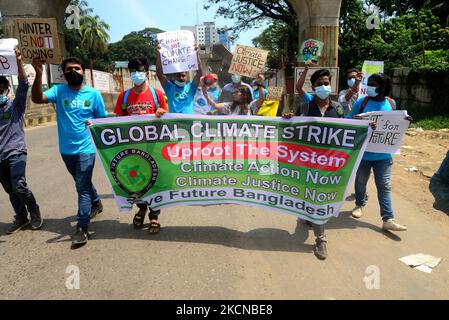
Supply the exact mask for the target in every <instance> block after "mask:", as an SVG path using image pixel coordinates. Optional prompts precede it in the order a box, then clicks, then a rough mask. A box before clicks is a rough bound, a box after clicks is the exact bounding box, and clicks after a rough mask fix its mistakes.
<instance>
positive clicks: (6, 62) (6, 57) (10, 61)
mask: <svg viewBox="0 0 449 320" xmlns="http://www.w3.org/2000/svg"><path fill="white" fill-rule="evenodd" d="M18 43H19V42H18V41H17V39H0V74H1V75H16V74H17V73H18V69H17V58H16V53H15V52H14V48H15V47H16V46H17V45H18Z"/></svg>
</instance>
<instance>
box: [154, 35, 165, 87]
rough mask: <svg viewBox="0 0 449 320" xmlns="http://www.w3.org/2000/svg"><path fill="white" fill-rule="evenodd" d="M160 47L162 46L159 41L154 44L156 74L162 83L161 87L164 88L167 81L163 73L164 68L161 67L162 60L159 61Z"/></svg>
mask: <svg viewBox="0 0 449 320" xmlns="http://www.w3.org/2000/svg"><path fill="white" fill-rule="evenodd" d="M161 49H162V46H161V44H160V43H158V44H157V46H156V75H157V78H158V79H159V82H160V83H161V85H162V88H165V84H166V83H167V77H166V76H165V74H164V70H163V68H162V61H161Z"/></svg>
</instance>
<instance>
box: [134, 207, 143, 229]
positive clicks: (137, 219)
mask: <svg viewBox="0 0 449 320" xmlns="http://www.w3.org/2000/svg"><path fill="white" fill-rule="evenodd" d="M145 214H146V212H145V211H143V210H139V212H137V213H136V215H135V216H134V219H133V225H134V227H135V228H136V229H142V228H143V223H144V221H145Z"/></svg>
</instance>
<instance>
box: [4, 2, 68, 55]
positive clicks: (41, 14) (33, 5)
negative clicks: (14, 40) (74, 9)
mask: <svg viewBox="0 0 449 320" xmlns="http://www.w3.org/2000/svg"><path fill="white" fill-rule="evenodd" d="M69 3H70V0H33V1H29V0H2V1H1V3H0V11H1V12H2V17H3V32H4V33H5V36H6V37H12V31H13V30H12V26H13V25H14V22H13V21H14V19H15V18H56V20H57V22H58V33H59V42H60V48H61V52H62V56H65V41H64V15H65V11H66V9H67V7H68V5H69Z"/></svg>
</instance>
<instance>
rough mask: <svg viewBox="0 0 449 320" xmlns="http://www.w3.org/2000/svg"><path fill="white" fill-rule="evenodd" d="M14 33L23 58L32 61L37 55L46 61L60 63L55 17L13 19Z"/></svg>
mask: <svg viewBox="0 0 449 320" xmlns="http://www.w3.org/2000/svg"><path fill="white" fill-rule="evenodd" d="M14 34H15V35H16V37H17V39H19V47H20V50H21V51H22V56H23V59H24V60H25V61H26V62H32V60H33V58H35V57H38V58H41V59H44V60H46V62H47V63H54V64H59V63H61V50H60V48H59V37H58V29H57V24H56V18H47V19H38V18H29V19H28V18H27V19H25V18H23V19H15V20H14Z"/></svg>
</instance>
